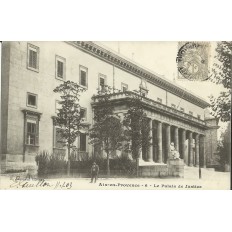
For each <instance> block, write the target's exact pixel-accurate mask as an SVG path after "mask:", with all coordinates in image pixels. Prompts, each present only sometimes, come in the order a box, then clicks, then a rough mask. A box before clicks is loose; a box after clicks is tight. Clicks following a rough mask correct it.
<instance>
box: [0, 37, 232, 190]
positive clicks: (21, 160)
mask: <svg viewBox="0 0 232 232" xmlns="http://www.w3.org/2000/svg"><path fill="white" fill-rule="evenodd" d="M0 53H1V151H0V152H1V153H0V189H18V190H21V189H24V190H32V189H40V190H41V189H44V190H73V189H75V190H76V189H98V190H107V189H121V190H129V189H133V190H137V189H138V190H140V189H141V190H148V189H149V190H170V189H171V190H204V189H207V190H210V189H219V190H221V189H223V190H229V189H230V188H231V187H230V170H231V165H230V164H231V135H230V134H231V78H232V42H212V41H211V42H207V41H202V42H201V41H179V42H178V41H175V42H157V41H156V42H155V41H154V42H122V41H120V42H89V41H61V42H38V41H28V42H27V41H21V42H20V41H19V42H18V41H15V42H7V41H4V42H2V43H1V50H0Z"/></svg>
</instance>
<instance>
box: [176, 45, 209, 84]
mask: <svg viewBox="0 0 232 232" xmlns="http://www.w3.org/2000/svg"><path fill="white" fill-rule="evenodd" d="M208 51H209V44H208V43H207V42H185V43H181V44H180V48H179V50H178V53H177V58H176V62H177V69H178V74H179V75H178V78H179V79H183V78H185V79H188V80H191V81H205V80H207V79H208V60H209V59H208V57H209V54H208V53H209V52H208Z"/></svg>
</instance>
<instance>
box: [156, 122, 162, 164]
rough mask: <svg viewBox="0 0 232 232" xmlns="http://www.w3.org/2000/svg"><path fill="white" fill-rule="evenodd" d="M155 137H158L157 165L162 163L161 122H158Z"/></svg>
mask: <svg viewBox="0 0 232 232" xmlns="http://www.w3.org/2000/svg"><path fill="white" fill-rule="evenodd" d="M157 133H158V134H157V137H158V163H163V158H162V122H158V129H157Z"/></svg>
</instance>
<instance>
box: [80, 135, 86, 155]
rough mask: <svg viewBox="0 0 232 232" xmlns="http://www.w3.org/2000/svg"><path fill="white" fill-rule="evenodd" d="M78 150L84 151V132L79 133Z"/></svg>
mask: <svg viewBox="0 0 232 232" xmlns="http://www.w3.org/2000/svg"><path fill="white" fill-rule="evenodd" d="M80 151H86V134H83V133H81V134H80Z"/></svg>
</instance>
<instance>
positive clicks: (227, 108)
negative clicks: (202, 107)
mask: <svg viewBox="0 0 232 232" xmlns="http://www.w3.org/2000/svg"><path fill="white" fill-rule="evenodd" d="M216 53H217V54H216V56H215V59H216V62H215V63H214V64H213V68H212V73H211V75H210V80H211V81H212V82H214V83H216V84H222V85H223V86H224V88H225V89H226V90H225V91H224V92H221V93H220V95H219V96H218V97H217V98H215V97H213V96H212V95H211V96H210V103H211V109H212V115H213V116H215V117H216V118H218V119H221V121H222V122H228V121H230V120H231V87H232V82H231V79H232V42H218V43H217V47H216Z"/></svg>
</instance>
